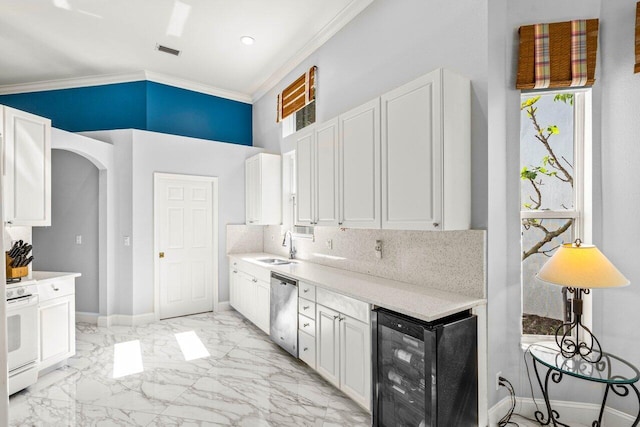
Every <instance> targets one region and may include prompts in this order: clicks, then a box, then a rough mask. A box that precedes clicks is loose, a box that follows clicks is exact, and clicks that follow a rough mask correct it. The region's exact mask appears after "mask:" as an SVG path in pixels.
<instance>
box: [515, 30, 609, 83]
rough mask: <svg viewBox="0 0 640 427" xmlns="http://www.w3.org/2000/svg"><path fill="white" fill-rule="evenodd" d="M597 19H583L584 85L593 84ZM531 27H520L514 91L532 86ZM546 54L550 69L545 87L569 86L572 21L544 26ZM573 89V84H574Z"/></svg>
mask: <svg viewBox="0 0 640 427" xmlns="http://www.w3.org/2000/svg"><path fill="white" fill-rule="evenodd" d="M598 27H599V22H598V20H597V19H588V20H586V34H585V35H586V39H585V41H586V53H587V55H586V72H587V76H586V77H587V78H586V83H585V84H584V86H592V85H593V83H594V82H595V72H596V54H597V51H598ZM535 28H536V26H535V25H525V26H522V27H520V30H519V33H520V49H519V54H518V76H517V80H516V89H534V88H535V85H536V83H535V82H536V71H535V68H536V47H535V45H536V36H535V31H536V30H535ZM547 47H548V52H549V63H548V66H549V68H550V75H549V77H550V82H549V86H548V87H549V88H566V87H571V83H572V81H573V76H572V22H571V21H567V22H556V23H552V24H548V46H547ZM574 86H575V85H574Z"/></svg>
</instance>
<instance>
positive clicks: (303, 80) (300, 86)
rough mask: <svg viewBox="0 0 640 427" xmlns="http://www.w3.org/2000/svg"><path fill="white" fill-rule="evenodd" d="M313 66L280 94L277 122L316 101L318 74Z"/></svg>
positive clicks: (316, 68)
mask: <svg viewBox="0 0 640 427" xmlns="http://www.w3.org/2000/svg"><path fill="white" fill-rule="evenodd" d="M317 70H318V67H316V66H313V67H311V68H310V69H309V70H307V72H306V73H304V74H303V75H301V76H300V77H298V78H297V79H296V80H295V81H294V82H293V83H291V84H290V85H289V86H287V87H286V88H285V89H284V90H283V91H282V92H281V93H279V94H278V115H277V119H276V121H277V122H280V121H282V119H284V118H285V117H287V116H289V115H291V114H293V113H295V112H296V111H298V110H300V109H301V108H303V107H304V106H306V105H307V104H309V103H310V102H311V101H313V100H315V99H316V73H317Z"/></svg>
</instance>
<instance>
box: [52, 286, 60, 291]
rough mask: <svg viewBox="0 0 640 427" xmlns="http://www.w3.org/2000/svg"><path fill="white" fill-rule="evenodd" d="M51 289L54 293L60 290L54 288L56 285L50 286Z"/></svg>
mask: <svg viewBox="0 0 640 427" xmlns="http://www.w3.org/2000/svg"><path fill="white" fill-rule="evenodd" d="M51 289H53V290H54V291H56V292H58V291H59V290H60V288H56V285H51Z"/></svg>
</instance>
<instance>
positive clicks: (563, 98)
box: [553, 93, 573, 105]
mask: <svg viewBox="0 0 640 427" xmlns="http://www.w3.org/2000/svg"><path fill="white" fill-rule="evenodd" d="M553 100H554V101H555V102H558V101H560V102H564V103H565V104H569V105H573V94H572V93H559V94H557V95H556V96H554V97H553Z"/></svg>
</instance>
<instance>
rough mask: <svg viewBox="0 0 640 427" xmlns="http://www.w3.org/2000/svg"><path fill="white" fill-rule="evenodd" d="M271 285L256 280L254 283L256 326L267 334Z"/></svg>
mask: <svg viewBox="0 0 640 427" xmlns="http://www.w3.org/2000/svg"><path fill="white" fill-rule="evenodd" d="M270 300H271V285H270V284H269V283H268V282H263V281H262V280H258V282H257V283H256V326H258V327H259V328H260V329H262V331H263V332H264V333H265V334H269V322H270V312H269V311H270V310H271V306H270Z"/></svg>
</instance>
